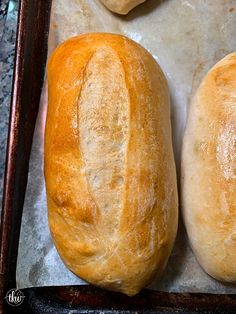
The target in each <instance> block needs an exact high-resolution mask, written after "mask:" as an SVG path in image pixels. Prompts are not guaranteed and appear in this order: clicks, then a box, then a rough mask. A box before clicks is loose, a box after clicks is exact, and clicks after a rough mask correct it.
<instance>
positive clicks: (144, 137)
mask: <svg viewBox="0 0 236 314" xmlns="http://www.w3.org/2000/svg"><path fill="white" fill-rule="evenodd" d="M48 86H49V89H48V91H49V104H48V113H47V124H46V135H45V178H46V188H47V200H48V217H49V225H50V229H51V234H52V238H53V241H54V243H55V245H56V248H57V250H58V252H59V254H60V256H61V258H62V259H63V261H64V262H65V264H66V265H67V267H68V268H69V269H71V270H72V271H73V272H74V273H75V274H77V275H79V276H80V277H81V278H83V279H85V280H87V281H88V282H90V283H92V284H95V285H98V286H100V287H104V288H107V289H111V290H115V291H121V292H123V293H126V294H128V295H134V294H136V293H138V291H139V290H140V289H141V288H143V287H144V286H146V285H147V284H148V283H150V281H151V280H153V279H154V277H155V276H156V275H160V274H161V273H162V271H163V269H164V268H165V265H166V263H167V260H168V257H169V255H170V252H171V249H172V246H173V243H174V240H175V236H176V230H177V220H178V211H177V206H178V205H177V204H178V201H177V188H176V174H175V164H174V158H173V152H172V141H171V126H170V107H169V93H168V87H167V83H166V79H165V77H164V75H163V73H162V71H161V69H160V67H159V65H158V64H157V63H156V61H155V60H154V59H153V57H152V56H151V55H150V53H149V52H148V51H147V50H145V49H144V48H143V47H141V46H140V45H138V44H136V43H135V42H134V41H132V40H130V39H128V38H126V37H124V36H119V35H114V34H103V33H100V34H99V33H98V34H95V33H94V34H85V35H82V36H79V37H75V38H72V39H70V40H67V41H66V42H65V43H63V44H62V45H60V46H59V47H58V48H57V49H56V50H55V52H54V53H53V55H52V56H51V58H50V61H49V63H48Z"/></svg>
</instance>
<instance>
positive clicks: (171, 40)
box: [17, 0, 236, 293]
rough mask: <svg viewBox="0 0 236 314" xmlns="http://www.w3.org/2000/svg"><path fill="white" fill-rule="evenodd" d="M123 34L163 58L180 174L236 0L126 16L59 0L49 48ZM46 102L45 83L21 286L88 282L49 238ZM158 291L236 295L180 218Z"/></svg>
mask: <svg viewBox="0 0 236 314" xmlns="http://www.w3.org/2000/svg"><path fill="white" fill-rule="evenodd" d="M99 31H102V32H113V33H120V34H124V35H126V36H128V37H130V38H132V39H133V40H135V41H137V42H139V43H140V44H142V45H143V46H144V47H145V48H146V49H148V50H149V51H150V52H151V53H152V55H153V56H154V58H155V59H156V60H157V61H158V62H159V64H160V65H161V67H162V69H163V70H164V72H165V74H166V77H167V79H168V83H169V88H170V93H171V100H172V128H173V140H174V152H175V158H176V165H177V171H178V174H179V167H180V151H181V141H182V135H183V131H184V127H185V121H186V115H187V109H188V105H189V102H190V98H191V96H192V94H193V93H194V91H195V89H196V87H197V86H198V84H199V82H200V80H201V79H202V78H203V76H204V75H205V73H206V71H207V70H208V69H209V68H210V67H211V66H212V65H213V64H215V63H216V62H217V61H219V60H220V59H221V58H222V57H224V56H225V55H226V54H228V53H230V52H232V51H234V50H236V1H235V0H231V1H230V0H226V1H223V0H164V1H158V0H148V1H147V2H146V3H144V4H143V5H140V6H139V7H137V8H136V9H134V10H133V11H132V12H130V13H129V14H128V15H127V16H123V17H122V16H118V15H115V14H112V13H111V12H109V11H108V10H106V9H105V7H103V5H101V4H100V2H99V1H98V0H97V1H94V0H87V1H86V0H67V1H65V0H54V1H53V7H52V18H51V29H50V37H49V53H50V52H51V51H52V50H53V49H54V48H55V47H56V46H57V45H58V44H59V43H61V42H62V41H64V40H65V39H67V38H69V37H71V36H74V35H77V34H80V33H85V32H99ZM46 106H47V91H46V88H44V91H43V94H42V99H41V105H40V112H39V116H38V120H37V125H36V130H35V135H34V141H33V148H32V153H31V159H30V169H29V178H28V186H27V192H26V199H25V204H24V214H23V221H22V229H21V237H20V246H19V254H18V265H17V283H18V288H25V287H32V286H45V285H69V284H70V285H74V284H84V282H83V281H82V280H81V279H79V278H78V277H76V276H75V275H73V274H72V273H71V272H70V271H69V270H68V269H67V268H66V267H65V266H64V264H63V263H62V261H61V259H60V258H59V256H58V254H57V252H56V250H55V248H54V246H53V244H52V242H51V238H50V234H49V229H48V222H47V206H46V196H45V186H44V177H43V134H44V123H45V115H46ZM150 287H151V288H153V289H158V290H163V291H174V292H176V291H178V292H211V293H236V287H235V286H234V287H233V286H229V285H224V284H222V283H219V282H217V281H215V280H214V279H212V278H211V277H209V276H208V275H207V274H205V273H204V272H203V270H202V269H201V268H200V266H199V265H198V263H197V261H196V260H195V257H194V256H193V254H192V251H191V249H190V248H189V246H188V241H187V238H186V234H185V230H184V228H183V226H182V222H181V221H180V226H179V232H178V237H177V241H176V244H175V247H174V250H173V252H172V255H171V258H170V260H169V262H168V265H167V268H166V271H165V272H164V274H163V276H162V279H161V280H160V281H158V282H153V283H152V285H151V286H150Z"/></svg>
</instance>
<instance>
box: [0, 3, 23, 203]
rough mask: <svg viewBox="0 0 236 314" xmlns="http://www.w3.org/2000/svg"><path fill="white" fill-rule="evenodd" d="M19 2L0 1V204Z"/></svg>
mask: <svg viewBox="0 0 236 314" xmlns="http://www.w3.org/2000/svg"><path fill="white" fill-rule="evenodd" d="M18 2H19V0H10V1H9V0H0V150H1V154H0V202H1V203H2V190H3V180H4V169H5V158H6V144H7V133H8V124H9V123H8V120H9V110H10V101H11V89H12V74H13V65H14V55H15V53H14V52H15V39H16V24H17V13H18Z"/></svg>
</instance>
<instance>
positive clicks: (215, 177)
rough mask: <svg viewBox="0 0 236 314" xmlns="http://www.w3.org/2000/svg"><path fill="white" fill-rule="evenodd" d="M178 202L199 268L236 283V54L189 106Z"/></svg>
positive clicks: (210, 77)
mask: <svg viewBox="0 0 236 314" xmlns="http://www.w3.org/2000/svg"><path fill="white" fill-rule="evenodd" d="M182 201H183V216H184V220H185V225H186V228H187V232H188V236H189V239H190V243H191V246H192V248H193V251H194V253H195V255H196V257H197V259H198V261H199V263H200V265H201V266H202V267H203V268H204V270H205V271H206V272H207V273H208V274H210V275H211V276H212V277H214V278H216V279H218V280H222V281H226V282H233V283H236V53H232V54H230V55H228V56H226V57H225V58H224V59H223V60H221V61H220V62H219V63H217V64H216V65H215V66H214V67H213V68H212V69H211V70H210V71H209V72H208V74H207V75H206V77H205V78H204V79H203V81H202V83H201V85H200V87H199V89H198V91H197V93H196V95H195V97H194V99H193V102H192V104H191V106H190V111H189V117H188V123H187V127H186V131H185V136H184V140H183V153H182Z"/></svg>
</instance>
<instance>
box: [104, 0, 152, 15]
mask: <svg viewBox="0 0 236 314" xmlns="http://www.w3.org/2000/svg"><path fill="white" fill-rule="evenodd" d="M100 1H101V2H102V3H103V4H104V5H105V6H106V7H107V8H108V9H109V10H110V11H112V12H115V13H118V14H127V13H129V11H130V10H132V9H133V8H135V7H136V6H137V5H139V4H141V3H143V2H145V1H146V0H100Z"/></svg>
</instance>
